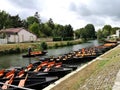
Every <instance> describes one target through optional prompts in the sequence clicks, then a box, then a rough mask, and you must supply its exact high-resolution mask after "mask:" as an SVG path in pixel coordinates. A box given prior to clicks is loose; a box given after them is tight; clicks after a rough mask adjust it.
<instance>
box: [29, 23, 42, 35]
mask: <svg viewBox="0 0 120 90" xmlns="http://www.w3.org/2000/svg"><path fill="white" fill-rule="evenodd" d="M29 30H30V31H31V32H32V33H34V34H36V35H37V37H39V35H40V26H39V24H38V23H36V22H34V23H33V24H31V25H30V26H29Z"/></svg>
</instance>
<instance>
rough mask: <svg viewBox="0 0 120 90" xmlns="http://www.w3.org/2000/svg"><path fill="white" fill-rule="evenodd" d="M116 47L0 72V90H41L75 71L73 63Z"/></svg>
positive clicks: (85, 60)
mask: <svg viewBox="0 0 120 90" xmlns="http://www.w3.org/2000/svg"><path fill="white" fill-rule="evenodd" d="M116 45H117V44H115V43H107V44H103V45H100V46H97V47H89V48H82V49H79V50H78V51H73V52H70V53H68V54H64V55H62V56H58V57H48V58H44V59H40V60H39V61H36V62H35V63H30V64H29V65H28V66H26V67H20V68H14V69H13V70H4V69H3V70H0V88H1V89H12V90H18V89H28V88H29V89H35V90H41V89H42V88H44V87H46V86H48V85H49V84H50V83H53V82H54V81H56V80H58V79H59V78H61V77H63V76H65V75H66V74H68V73H70V72H72V71H73V70H75V69H77V67H78V66H77V65H72V64H73V63H77V62H80V63H82V62H87V61H89V60H92V59H94V58H96V57H97V56H99V55H101V54H103V53H104V52H105V51H107V50H109V49H111V48H113V47H115V46H116ZM66 63H67V64H66Z"/></svg>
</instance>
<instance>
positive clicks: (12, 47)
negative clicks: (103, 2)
mask: <svg viewBox="0 0 120 90" xmlns="http://www.w3.org/2000/svg"><path fill="white" fill-rule="evenodd" d="M46 43H47V46H48V49H50V48H57V47H63V46H70V45H75V44H80V43H83V41H82V40H81V39H78V40H72V41H57V42H46ZM40 44H41V42H36V43H17V44H1V45H0V55H6V54H14V53H23V52H26V51H27V49H28V47H29V46H31V48H32V49H38V48H40Z"/></svg>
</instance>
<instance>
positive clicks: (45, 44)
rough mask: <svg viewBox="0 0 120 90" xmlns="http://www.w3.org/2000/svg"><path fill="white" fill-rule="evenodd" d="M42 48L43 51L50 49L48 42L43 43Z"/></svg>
mask: <svg viewBox="0 0 120 90" xmlns="http://www.w3.org/2000/svg"><path fill="white" fill-rule="evenodd" d="M40 47H41V49H42V50H46V49H47V48H48V45H47V43H46V42H41V44H40Z"/></svg>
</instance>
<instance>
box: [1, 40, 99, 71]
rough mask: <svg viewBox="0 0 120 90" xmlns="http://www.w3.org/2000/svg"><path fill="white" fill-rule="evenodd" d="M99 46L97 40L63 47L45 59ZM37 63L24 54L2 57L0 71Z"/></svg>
mask: <svg viewBox="0 0 120 90" xmlns="http://www.w3.org/2000/svg"><path fill="white" fill-rule="evenodd" d="M98 45H100V43H98V42H97V40H93V41H89V42H88V43H83V44H78V45H73V46H68V47H62V48H57V49H49V50H48V53H47V54H46V56H43V57H48V56H58V55H63V54H65V53H69V52H71V51H75V50H78V49H81V48H85V47H91V46H98ZM35 61H36V59H35V58H31V60H30V59H29V58H22V54H17V55H6V56H1V57H0V69H2V68H9V67H21V66H26V65H28V64H29V63H30V62H31V63H33V62H35Z"/></svg>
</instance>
